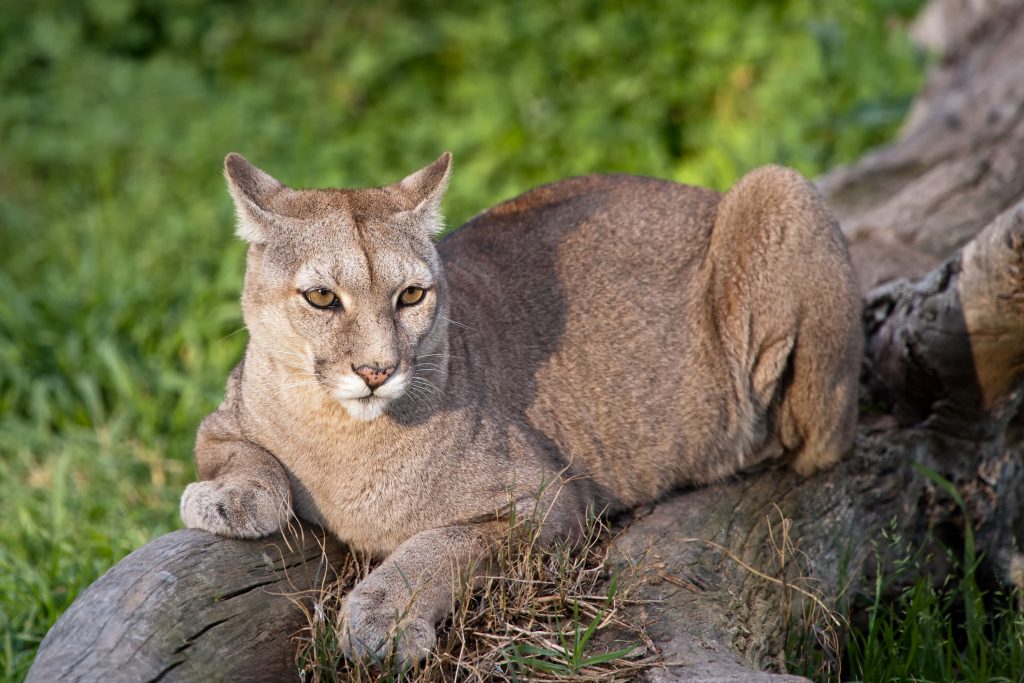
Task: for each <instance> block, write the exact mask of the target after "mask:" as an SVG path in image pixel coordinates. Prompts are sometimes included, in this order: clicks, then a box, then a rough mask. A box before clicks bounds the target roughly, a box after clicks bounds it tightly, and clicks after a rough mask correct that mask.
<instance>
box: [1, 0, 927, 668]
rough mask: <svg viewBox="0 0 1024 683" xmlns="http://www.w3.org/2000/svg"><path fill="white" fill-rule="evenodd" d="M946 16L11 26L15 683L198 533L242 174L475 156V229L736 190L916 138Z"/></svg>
mask: <svg viewBox="0 0 1024 683" xmlns="http://www.w3.org/2000/svg"><path fill="white" fill-rule="evenodd" d="M919 4H920V3H919V0H871V1H869V2H858V3H849V2H841V1H839V0H832V1H831V2H824V3H814V2H811V1H810V0H782V1H779V2H752V1H749V0H698V1H695V2H688V3H682V2H680V3H670V2H662V3H658V2H653V1H650V0H647V1H640V2H633V1H631V2H625V1H620V2H609V3H597V2H588V1H585V0H566V1H565V2H560V3H557V4H553V3H528V2H512V3H482V2H470V1H468V0H459V1H456V2H449V3H445V4H443V5H440V4H437V5H436V6H434V5H432V4H429V3H424V2H408V3H398V2H395V1H394V0H390V1H389V0H385V1H384V2H379V3H374V5H373V7H372V8H368V7H367V8H357V7H356V6H355V5H353V4H351V3H328V2H326V0H322V1H314V2H308V3H301V4H299V3H295V4H289V3H270V2H258V3H246V4H242V3H233V2H228V1H227V0H220V1H217V0H181V1H180V2H173V3H169V2H160V1H158V0H103V1H99V0H92V1H86V2H77V1H75V2H72V1H71V0H36V1H35V2H27V1H20V0H14V2H10V3H6V4H5V6H4V9H3V11H2V12H0V92H2V93H3V94H2V96H0V260H2V265H0V506H2V508H0V512H2V518H3V523H2V524H0V627H2V630H0V638H2V641H0V677H3V678H6V679H14V680H17V679H20V678H22V677H23V676H24V674H25V672H26V671H27V668H28V666H29V665H30V663H31V659H32V657H33V654H34V651H35V648H36V646H37V644H38V642H39V641H40V639H41V638H42V637H43V635H44V634H45V632H46V630H47V628H48V627H49V626H50V624H52V622H53V621H54V620H55V619H56V618H57V617H58V616H59V615H60V614H61V612H62V611H63V610H64V609H66V607H67V606H68V604H69V603H70V601H71V600H72V599H74V597H75V595H77V594H78V593H79V592H80V591H81V590H82V589H83V588H84V587H85V586H86V585H88V584H89V583H90V582H91V581H92V580H93V579H95V578H96V577H97V576H98V575H99V574H100V573H102V572H103V571H104V570H105V569H106V568H107V567H109V566H110V565H111V564H112V563H114V562H115V561H117V560H118V559H119V558H120V557H122V556H124V555H125V554H126V553H128V552H129V551H131V550H132V549H133V548H136V547H138V546H139V545H141V544H143V543H145V542H146V541H147V540H149V539H151V538H153V537H155V536H157V535H160V534H162V533H164V532H166V531H168V530H170V529H173V528H175V527H176V526H177V525H178V521H177V498H178V494H179V492H180V491H181V489H182V488H183V486H184V485H185V483H186V482H187V481H189V480H190V479H192V477H193V476H194V475H193V468H192V465H191V447H192V439H193V435H194V432H195V428H196V426H197V425H198V422H199V420H200V419H201V417H202V416H203V415H204V414H206V413H207V412H209V411H210V410H211V409H212V408H213V407H214V406H215V405H216V404H217V403H218V401H219V399H220V396H221V392H222V390H223V389H222V387H223V382H224V381H225V379H226V376H227V373H228V371H229V369H230V368H231V366H232V365H233V364H234V363H235V362H236V361H237V359H238V358H239V356H240V354H241V352H242V349H243V347H244V343H245V335H244V332H242V333H237V332H238V331H239V329H240V328H241V315H240V311H239V306H238V296H239V289H240V285H241V275H242V270H243V254H244V251H243V247H242V245H241V244H239V243H238V242H236V241H235V240H234V239H233V237H232V216H231V207H230V202H229V199H228V197H227V194H226V192H225V191H224V189H223V181H222V178H221V175H220V174H221V171H220V168H221V161H222V159H223V157H224V155H225V154H226V153H227V152H228V151H239V152H242V153H244V154H246V155H248V156H249V157H250V158H251V159H252V160H253V161H255V162H256V163H258V164H260V165H262V166H264V167H265V168H267V169H268V170H270V171H271V172H273V173H274V174H275V175H276V176H278V177H280V178H281V179H283V180H285V181H287V182H289V183H292V184H295V185H300V186H301V185H348V186H354V185H365V184H381V183H385V182H389V181H392V180H395V179H397V178H400V177H401V176H402V175H404V174H405V173H407V172H409V171H410V170H412V169H415V168H418V167H419V166H421V165H423V164H424V163H426V162H428V161H429V160H431V159H433V158H434V157H436V155H437V154H438V153H439V152H440V151H441V150H443V149H451V150H452V151H453V152H454V153H455V170H454V176H453V181H452V187H451V191H450V195H449V198H448V199H447V201H446V209H447V212H448V215H449V216H450V219H451V220H450V223H451V224H453V225H457V224H458V223H460V222H461V221H463V220H464V219H466V218H467V217H468V216H471V215H472V214H474V213H476V212H478V211H480V210H483V209H484V208H486V207H488V206H490V205H492V204H494V203H495V202H497V201H498V200H501V199H504V198H507V197H509V196H511V195H513V194H515V193H518V192H520V191H522V190H525V189H527V188H528V187H530V186H533V185H535V184H538V183H541V182H545V181H548V180H553V179H556V178H559V177H563V176H567V175H572V174H577V173H587V172H593V171H625V172H633V173H641V174H647V175H654V176H660V177H666V178H673V179H676V180H681V181H686V182H694V183H700V184H708V185H712V186H714V187H718V188H724V187H727V186H728V185H729V184H730V183H731V182H733V181H734V180H735V179H736V178H737V177H738V176H739V175H740V174H742V173H743V172H745V171H746V170H748V169H750V168H752V167H754V166H756V165H759V164H762V163H766V162H781V163H786V164H790V165H793V166H796V167H797V168H799V169H800V170H802V171H803V172H805V173H807V174H811V175H813V174H816V173H819V172H821V171H823V170H825V169H827V168H830V167H832V166H834V165H836V164H838V163H842V162H844V161H848V160H852V159H854V158H856V157H857V156H858V155H860V154H861V153H862V152H863V151H864V150H865V149H866V148H868V147H870V146H872V145H875V144H879V143H881V142H883V141H885V140H887V139H888V138H889V137H891V136H892V135H893V133H894V131H895V129H896V126H897V125H898V123H899V121H900V119H901V117H902V115H903V113H904V112H905V110H906V107H907V105H908V103H909V101H910V98H911V97H912V95H913V94H914V93H915V92H916V91H917V90H918V88H919V86H920V83H921V73H922V63H923V58H922V56H921V55H919V54H917V53H916V52H914V50H913V49H912V48H911V47H910V46H909V44H908V43H907V41H906V40H905V39H904V38H903V37H902V36H903V33H902V30H901V24H902V22H904V21H905V20H906V18H907V17H909V16H910V15H911V14H912V13H913V11H914V10H915V8H916V7H917V6H918V5H919Z"/></svg>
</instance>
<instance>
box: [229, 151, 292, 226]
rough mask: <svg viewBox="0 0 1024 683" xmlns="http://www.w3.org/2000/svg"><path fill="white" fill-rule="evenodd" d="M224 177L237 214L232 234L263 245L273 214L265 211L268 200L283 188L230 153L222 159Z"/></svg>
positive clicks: (245, 160) (239, 156)
mask: <svg viewBox="0 0 1024 683" xmlns="http://www.w3.org/2000/svg"><path fill="white" fill-rule="evenodd" d="M224 177H225V178H226V179H227V181H228V190H229V191H230V192H231V198H232V199H234V200H235V213H236V214H238V227H237V228H235V233H236V234H237V235H238V236H239V237H241V238H242V239H243V240H245V241H246V242H250V243H253V244H263V243H265V242H266V241H267V236H268V233H269V231H270V229H271V228H272V227H273V225H274V223H275V220H274V213H273V212H272V211H270V210H269V208H268V207H269V206H270V200H271V199H272V198H273V197H274V195H276V194H277V193H279V192H281V191H282V190H285V189H287V187H286V186H285V185H284V184H283V183H281V182H280V181H278V180H277V179H276V178H274V177H272V176H270V175H269V174H267V173H264V172H263V171H261V170H260V169H258V168H256V167H255V166H253V165H252V164H251V163H249V160H248V159H246V158H245V157H243V156H242V155H241V154H234V153H231V154H229V155H227V157H225V158H224Z"/></svg>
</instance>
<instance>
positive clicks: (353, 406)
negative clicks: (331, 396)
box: [339, 396, 390, 422]
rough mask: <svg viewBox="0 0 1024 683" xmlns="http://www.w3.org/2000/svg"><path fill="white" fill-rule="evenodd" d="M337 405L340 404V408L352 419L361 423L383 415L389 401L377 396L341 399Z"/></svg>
mask: <svg viewBox="0 0 1024 683" xmlns="http://www.w3.org/2000/svg"><path fill="white" fill-rule="evenodd" d="M339 403H341V407H342V408H344V409H345V410H346V411H347V412H348V414H349V415H351V416H352V418H353V419H355V420H361V421H362V422H370V421H371V420H376V419H377V418H378V417H380V416H381V415H383V414H384V411H385V410H386V409H387V407H388V403H390V401H388V400H387V399H385V398H379V397H377V396H368V397H366V398H349V399H342V400H340V401H339Z"/></svg>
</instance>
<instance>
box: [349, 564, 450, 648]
mask: <svg viewBox="0 0 1024 683" xmlns="http://www.w3.org/2000/svg"><path fill="white" fill-rule="evenodd" d="M372 582H373V577H372V576H370V577H369V578H368V579H367V580H365V581H363V582H362V583H360V584H358V585H357V586H356V587H355V588H353V589H352V592H350V593H349V594H348V596H347V597H346V598H345V604H344V605H343V607H342V612H341V622H342V628H341V649H342V652H343V653H344V655H345V656H346V657H348V658H349V659H358V660H367V659H370V660H376V661H378V662H381V661H384V660H387V659H388V658H389V657H391V656H394V658H395V659H396V660H397V662H398V664H399V666H400V667H402V668H406V667H409V666H412V665H413V664H415V663H416V662H418V661H420V660H422V659H423V658H425V657H426V656H427V655H428V654H430V651H431V650H432V649H433V648H434V642H435V641H436V640H437V636H436V634H435V632H434V625H433V624H431V623H429V622H428V621H426V620H425V619H420V618H418V617H414V616H411V615H410V614H408V611H409V605H410V600H409V597H408V591H407V590H405V588H404V586H402V587H400V588H399V594H401V595H404V596H405V597H404V599H400V600H399V601H398V602H397V603H396V601H395V598H396V597H397V595H396V594H392V593H391V592H390V591H387V589H385V588H382V587H379V586H372V585H368V584H371V583H372Z"/></svg>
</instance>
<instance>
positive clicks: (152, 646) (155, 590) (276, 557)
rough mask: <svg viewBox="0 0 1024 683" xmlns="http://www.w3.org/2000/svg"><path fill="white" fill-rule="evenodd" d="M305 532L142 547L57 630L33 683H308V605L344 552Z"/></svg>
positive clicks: (178, 537) (182, 536) (42, 651)
mask: <svg viewBox="0 0 1024 683" xmlns="http://www.w3.org/2000/svg"><path fill="white" fill-rule="evenodd" d="M296 530H297V532H296V533H289V538H288V539H286V538H285V537H283V536H281V535H277V536H274V537H271V538H268V539H265V540H261V541H239V540H233V539H226V538H219V537H217V536H214V535H212V534H209V533H207V532H205V531H194V530H182V531H175V532H173V533H170V534H167V535H165V536H161V537H160V538H158V539H156V540H155V541H153V542H151V543H149V544H147V545H145V546H143V547H142V548H139V549H138V550H136V551H135V552H133V553H131V554H130V555H128V556H127V557H126V558H124V559H123V560H121V561H120V562H119V563H117V564H116V565H115V566H114V567H112V568H111V569H110V570H109V571H108V572H107V573H106V574H104V575H103V576H101V577H100V578H99V579H98V580H97V581H96V582H95V583H93V584H92V585H91V586H89V588H88V589H86V590H85V591H84V592H83V593H82V594H81V595H80V596H79V597H78V599H77V600H75V602H74V603H73V604H72V605H71V607H70V608H69V609H68V610H67V612H65V613H64V615H63V616H62V617H61V618H60V619H59V620H58V621H57V623H56V624H55V625H54V626H53V628H52V629H50V632H49V633H47V635H46V638H45V639H44V640H43V642H42V644H41V645H40V647H39V651H38V653H37V654H36V659H35V662H34V663H33V665H32V669H31V670H30V671H29V674H28V678H27V680H28V681H38V682H39V683H51V682H52V681H149V682H155V681H205V680H232V681H267V680H273V681H288V680H298V668H297V667H296V663H295V652H296V647H295V645H294V643H293V642H292V637H293V636H295V635H296V634H297V633H298V632H299V631H300V630H301V629H302V627H303V626H305V625H306V623H307V621H306V616H305V614H304V612H303V609H302V605H303V601H304V600H305V599H306V596H308V594H309V592H310V591H312V590H314V589H317V588H319V587H320V586H321V585H323V584H324V583H325V582H327V583H329V582H330V581H331V577H332V569H331V564H332V563H338V562H340V561H341V560H342V557H343V555H344V554H345V550H344V548H343V547H342V546H340V544H338V543H336V542H334V541H332V540H331V539H330V538H325V537H324V535H323V533H322V532H319V531H317V530H315V529H313V528H311V527H297V528H296Z"/></svg>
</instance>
